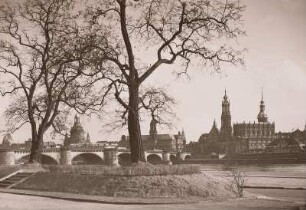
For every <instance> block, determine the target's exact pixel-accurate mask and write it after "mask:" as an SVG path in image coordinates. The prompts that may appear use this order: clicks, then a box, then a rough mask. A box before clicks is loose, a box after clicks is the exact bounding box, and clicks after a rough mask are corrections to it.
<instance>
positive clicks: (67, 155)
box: [60, 147, 72, 165]
mask: <svg viewBox="0 0 306 210" xmlns="http://www.w3.org/2000/svg"><path fill="white" fill-rule="evenodd" d="M71 156H72V155H71V151H70V150H69V148H67V147H62V148H61V156H60V164H61V165H71V164H72V159H71Z"/></svg>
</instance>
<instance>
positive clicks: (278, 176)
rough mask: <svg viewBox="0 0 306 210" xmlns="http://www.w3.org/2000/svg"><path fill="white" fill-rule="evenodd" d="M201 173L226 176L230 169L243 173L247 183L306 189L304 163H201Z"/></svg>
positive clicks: (249, 184) (256, 185)
mask: <svg viewBox="0 0 306 210" xmlns="http://www.w3.org/2000/svg"><path fill="white" fill-rule="evenodd" d="M200 167H201V170H202V173H205V174H209V175H212V176H219V177H226V176H227V175H229V173H228V172H229V171H230V170H232V169H235V170H239V171H241V172H244V173H245V176H246V178H247V185H248V186H253V187H259V186H261V187H284V188H303V189H306V164H269V165H262V164H261V165H251V164H248V165H223V164H203V165H201V166H200Z"/></svg>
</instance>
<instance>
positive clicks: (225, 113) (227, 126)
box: [214, 89, 232, 140]
mask: <svg viewBox="0 0 306 210" xmlns="http://www.w3.org/2000/svg"><path fill="white" fill-rule="evenodd" d="M231 119H232V117H231V112H230V102H229V100H228V97H227V94H226V89H225V92H224V96H223V101H222V114H221V128H220V134H221V136H222V139H223V140H227V139H230V138H231V136H232V123H231ZM214 125H215V122H214Z"/></svg>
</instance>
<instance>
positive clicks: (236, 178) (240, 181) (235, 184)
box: [227, 169, 247, 198]
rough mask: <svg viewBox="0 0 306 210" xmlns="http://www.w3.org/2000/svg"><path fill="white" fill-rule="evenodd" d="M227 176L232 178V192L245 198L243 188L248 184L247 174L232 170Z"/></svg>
mask: <svg viewBox="0 0 306 210" xmlns="http://www.w3.org/2000/svg"><path fill="white" fill-rule="evenodd" d="M227 176H228V177H229V178H230V180H229V181H230V186H231V189H232V191H233V192H234V193H235V194H236V195H237V196H238V197H239V198H242V197H243V195H244V194H243V187H244V186H245V185H246V183H247V178H246V174H245V172H242V171H239V170H237V169H231V170H230V171H229V172H228V174H227Z"/></svg>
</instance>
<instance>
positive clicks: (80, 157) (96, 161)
mask: <svg viewBox="0 0 306 210" xmlns="http://www.w3.org/2000/svg"><path fill="white" fill-rule="evenodd" d="M71 164H72V165H103V164H104V160H103V159H102V158H101V157H100V156H99V155H97V154H95V153H90V152H85V153H80V154H77V155H76V156H74V157H73V158H72V160H71Z"/></svg>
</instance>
